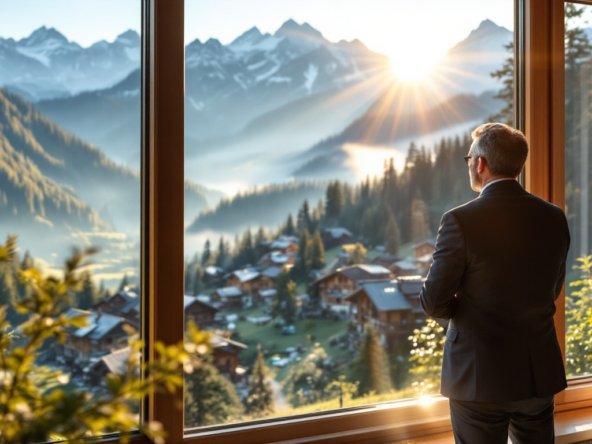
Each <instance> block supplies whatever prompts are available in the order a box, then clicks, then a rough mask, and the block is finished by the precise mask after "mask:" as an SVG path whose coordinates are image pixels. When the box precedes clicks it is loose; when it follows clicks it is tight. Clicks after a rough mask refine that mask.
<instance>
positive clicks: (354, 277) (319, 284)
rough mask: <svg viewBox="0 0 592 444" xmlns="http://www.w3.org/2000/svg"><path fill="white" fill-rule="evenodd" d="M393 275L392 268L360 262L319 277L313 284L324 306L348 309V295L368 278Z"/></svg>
mask: <svg viewBox="0 0 592 444" xmlns="http://www.w3.org/2000/svg"><path fill="white" fill-rule="evenodd" d="M392 277H393V275H392V273H391V271H390V270H388V269H387V268H385V267H383V266H381V265H368V264H358V265H351V266H348V267H342V268H338V269H337V270H336V271H334V272H333V273H330V274H328V275H327V276H324V277H321V278H320V279H317V280H316V281H315V282H314V283H313V284H312V287H313V291H314V292H316V294H317V295H318V297H319V299H320V300H321V303H322V305H323V306H324V307H327V308H331V309H333V310H344V309H347V304H348V301H347V299H346V298H347V296H349V295H350V294H351V293H352V292H353V291H354V290H356V289H357V288H359V286H360V283H361V282H363V281H368V280H383V279H391V278H392Z"/></svg>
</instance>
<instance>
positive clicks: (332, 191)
mask: <svg viewBox="0 0 592 444" xmlns="http://www.w3.org/2000/svg"><path fill="white" fill-rule="evenodd" d="M342 209H343V192H342V187H341V184H340V183H339V182H338V181H335V182H331V183H330V184H329V185H328V186H327V191H326V194H325V217H326V218H327V219H328V220H334V221H336V220H338V219H339V215H340V214H341V210H342Z"/></svg>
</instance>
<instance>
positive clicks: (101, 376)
mask: <svg viewBox="0 0 592 444" xmlns="http://www.w3.org/2000/svg"><path fill="white" fill-rule="evenodd" d="M130 351H131V349H130V348H129V347H124V348H120V349H119V350H115V351H113V352H111V353H109V354H108V355H105V356H103V357H101V358H100V359H99V360H98V361H97V362H95V363H93V364H91V365H90V366H89V367H88V371H87V377H88V379H89V382H90V383H91V385H92V386H95V387H96V386H100V385H104V384H105V382H106V380H107V379H106V376H107V375H108V374H110V373H112V374H115V375H124V374H125V373H126V371H127V361H128V359H129V355H130Z"/></svg>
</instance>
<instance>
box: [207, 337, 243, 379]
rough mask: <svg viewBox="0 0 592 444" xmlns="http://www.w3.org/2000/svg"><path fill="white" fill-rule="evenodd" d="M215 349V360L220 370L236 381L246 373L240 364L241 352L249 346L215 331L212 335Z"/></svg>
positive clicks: (211, 339)
mask: <svg viewBox="0 0 592 444" xmlns="http://www.w3.org/2000/svg"><path fill="white" fill-rule="evenodd" d="M210 341H211V342H210V345H211V346H212V350H213V358H214V359H213V362H214V366H215V367H216V368H217V369H218V371H219V372H220V373H222V374H224V375H226V376H228V377H229V378H230V379H231V380H232V381H233V382H236V381H237V380H238V379H240V378H241V377H242V376H244V374H245V373H246V370H245V369H244V368H243V367H241V366H240V362H239V353H240V352H241V351H243V350H246V349H247V348H248V346H247V345H245V344H243V343H242V342H238V341H234V340H232V339H229V338H226V337H224V336H222V335H220V334H217V333H213V334H212V336H211V337H210Z"/></svg>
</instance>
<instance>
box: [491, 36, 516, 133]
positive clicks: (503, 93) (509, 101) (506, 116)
mask: <svg viewBox="0 0 592 444" xmlns="http://www.w3.org/2000/svg"><path fill="white" fill-rule="evenodd" d="M504 48H505V49H506V50H507V51H508V53H509V54H508V57H507V58H506V60H505V61H504V64H503V66H502V67H501V68H500V69H498V70H497V71H494V72H492V73H491V77H493V78H495V79H497V80H498V81H499V82H501V84H502V87H501V89H500V90H499V91H498V92H497V93H496V94H495V96H493V97H494V98H496V99H498V100H501V101H502V102H503V103H504V107H503V108H502V109H501V111H500V112H498V113H497V114H494V115H493V116H491V117H489V118H488V120H489V121H491V122H502V123H505V124H507V125H514V42H513V41H511V42H509V43H507V44H506V45H505V46H504Z"/></svg>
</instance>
